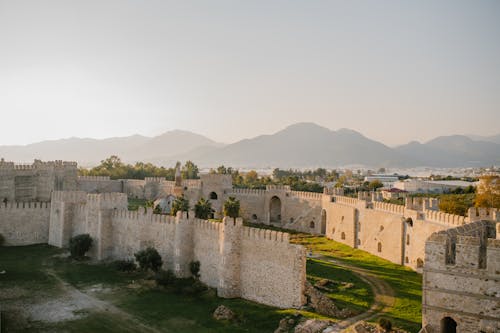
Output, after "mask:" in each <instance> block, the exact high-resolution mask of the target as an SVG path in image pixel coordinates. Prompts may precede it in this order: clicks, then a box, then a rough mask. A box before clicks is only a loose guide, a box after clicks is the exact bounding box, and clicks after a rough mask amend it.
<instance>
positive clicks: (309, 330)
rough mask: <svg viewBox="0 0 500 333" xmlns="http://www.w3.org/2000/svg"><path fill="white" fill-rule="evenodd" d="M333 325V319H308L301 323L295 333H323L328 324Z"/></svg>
mask: <svg viewBox="0 0 500 333" xmlns="http://www.w3.org/2000/svg"><path fill="white" fill-rule="evenodd" d="M330 325H332V322H331V321H328V320H320V319H308V320H306V321H303V322H301V323H299V324H298V325H297V326H296V327H295V330H294V331H293V332H294V333H322V332H323V331H324V330H325V329H326V328H327V327H328V326H330Z"/></svg>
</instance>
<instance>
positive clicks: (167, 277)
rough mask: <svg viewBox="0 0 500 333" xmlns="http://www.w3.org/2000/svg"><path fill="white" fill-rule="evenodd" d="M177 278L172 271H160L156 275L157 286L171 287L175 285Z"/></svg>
mask: <svg viewBox="0 0 500 333" xmlns="http://www.w3.org/2000/svg"><path fill="white" fill-rule="evenodd" d="M175 280H176V277H175V275H174V272H172V271H171V270H167V271H165V270H163V269H160V270H159V271H158V272H156V274H155V281H156V284H157V285H159V286H162V287H167V286H171V285H173V284H174V283H175Z"/></svg>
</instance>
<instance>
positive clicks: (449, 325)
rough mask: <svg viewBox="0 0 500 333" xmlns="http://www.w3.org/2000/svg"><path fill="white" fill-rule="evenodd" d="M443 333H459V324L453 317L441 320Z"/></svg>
mask: <svg viewBox="0 0 500 333" xmlns="http://www.w3.org/2000/svg"><path fill="white" fill-rule="evenodd" d="M441 333H457V322H456V321H455V320H453V318H451V317H444V318H443V319H441Z"/></svg>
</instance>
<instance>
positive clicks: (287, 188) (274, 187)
mask: <svg viewBox="0 0 500 333" xmlns="http://www.w3.org/2000/svg"><path fill="white" fill-rule="evenodd" d="M266 191H285V192H290V191H291V189H290V185H266Z"/></svg>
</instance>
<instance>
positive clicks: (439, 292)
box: [422, 221, 500, 333]
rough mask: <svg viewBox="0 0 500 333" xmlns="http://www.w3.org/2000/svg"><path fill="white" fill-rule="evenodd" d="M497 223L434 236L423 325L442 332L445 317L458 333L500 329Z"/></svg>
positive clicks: (429, 244) (428, 247)
mask: <svg viewBox="0 0 500 333" xmlns="http://www.w3.org/2000/svg"><path fill="white" fill-rule="evenodd" d="M495 236H498V235H496V231H495V223H494V222H488V221H480V222H474V223H471V224H467V225H465V226H462V227H457V228H454V229H449V230H446V231H441V232H439V233H435V234H433V235H432V236H431V237H429V239H428V240H427V242H426V248H425V256H426V260H425V265H424V287H423V289H424V293H423V304H422V314H423V326H424V327H425V328H426V329H427V331H428V332H429V333H438V332H441V331H442V326H443V325H445V322H444V321H443V319H444V318H450V319H451V320H454V321H455V322H456V324H457V326H456V330H457V332H488V333H490V332H498V331H499V330H500V288H499V284H500V259H499V258H500V239H495Z"/></svg>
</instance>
